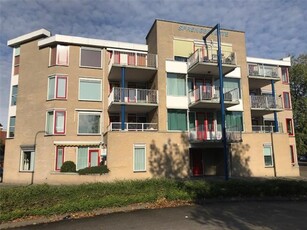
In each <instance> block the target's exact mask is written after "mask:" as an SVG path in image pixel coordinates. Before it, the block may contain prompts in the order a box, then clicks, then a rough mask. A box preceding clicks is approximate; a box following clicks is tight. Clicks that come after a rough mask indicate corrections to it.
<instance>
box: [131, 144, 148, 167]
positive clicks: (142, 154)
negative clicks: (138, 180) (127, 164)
mask: <svg viewBox="0 0 307 230" xmlns="http://www.w3.org/2000/svg"><path fill="white" fill-rule="evenodd" d="M145 147H146V146H145V145H134V151H133V171H135V172H140V171H146V148H145Z"/></svg>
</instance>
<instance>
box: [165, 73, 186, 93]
mask: <svg viewBox="0 0 307 230" xmlns="http://www.w3.org/2000/svg"><path fill="white" fill-rule="evenodd" d="M167 95H168V96H186V83H185V75H183V74H174V73H168V74H167Z"/></svg>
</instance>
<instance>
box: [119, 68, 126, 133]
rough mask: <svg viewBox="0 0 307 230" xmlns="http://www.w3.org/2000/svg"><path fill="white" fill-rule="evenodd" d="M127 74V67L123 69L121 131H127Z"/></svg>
mask: <svg viewBox="0 0 307 230" xmlns="http://www.w3.org/2000/svg"><path fill="white" fill-rule="evenodd" d="M125 74H126V69H125V67H122V68H121V80H122V81H121V89H120V91H121V103H122V104H121V106H120V107H121V130H125V113H126V111H125V110H126V107H125V104H124V102H125Z"/></svg>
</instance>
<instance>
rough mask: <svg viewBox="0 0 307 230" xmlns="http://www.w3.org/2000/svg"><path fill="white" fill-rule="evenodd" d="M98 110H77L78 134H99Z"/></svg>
mask: <svg viewBox="0 0 307 230" xmlns="http://www.w3.org/2000/svg"><path fill="white" fill-rule="evenodd" d="M100 115H101V114H100V112H79V127H78V134H100Z"/></svg>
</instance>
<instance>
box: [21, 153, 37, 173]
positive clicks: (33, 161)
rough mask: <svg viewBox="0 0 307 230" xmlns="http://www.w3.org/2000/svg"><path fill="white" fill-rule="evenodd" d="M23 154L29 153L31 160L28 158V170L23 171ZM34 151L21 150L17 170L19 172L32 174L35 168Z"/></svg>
mask: <svg viewBox="0 0 307 230" xmlns="http://www.w3.org/2000/svg"><path fill="white" fill-rule="evenodd" d="M25 152H31V158H30V160H31V161H30V162H28V164H29V165H30V169H25V168H24V153H25ZM34 164H35V151H34V149H21V151H20V168H19V170H20V171H21V172H33V171H34V167H35V165H34Z"/></svg>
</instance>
